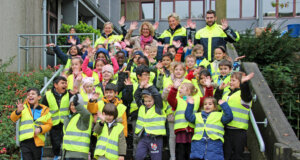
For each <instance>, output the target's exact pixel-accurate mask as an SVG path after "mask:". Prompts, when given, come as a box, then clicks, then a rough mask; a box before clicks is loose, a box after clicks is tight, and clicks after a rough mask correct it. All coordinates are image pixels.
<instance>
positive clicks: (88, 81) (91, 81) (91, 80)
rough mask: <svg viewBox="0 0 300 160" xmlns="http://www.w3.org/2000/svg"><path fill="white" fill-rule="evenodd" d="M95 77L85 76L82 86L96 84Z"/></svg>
mask: <svg viewBox="0 0 300 160" xmlns="http://www.w3.org/2000/svg"><path fill="white" fill-rule="evenodd" d="M94 81H95V79H94V78H93V77H85V78H83V79H82V81H81V84H82V86H85V85H88V84H92V85H93V84H94Z"/></svg>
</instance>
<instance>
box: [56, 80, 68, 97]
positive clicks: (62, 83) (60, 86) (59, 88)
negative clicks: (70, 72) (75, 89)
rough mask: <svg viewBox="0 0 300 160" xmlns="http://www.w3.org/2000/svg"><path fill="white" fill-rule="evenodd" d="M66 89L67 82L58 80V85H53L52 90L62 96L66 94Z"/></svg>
mask: <svg viewBox="0 0 300 160" xmlns="http://www.w3.org/2000/svg"><path fill="white" fill-rule="evenodd" d="M67 87H68V84H67V81H63V80H60V81H58V83H54V88H55V90H56V92H57V93H59V94H63V93H65V92H66V88H67Z"/></svg>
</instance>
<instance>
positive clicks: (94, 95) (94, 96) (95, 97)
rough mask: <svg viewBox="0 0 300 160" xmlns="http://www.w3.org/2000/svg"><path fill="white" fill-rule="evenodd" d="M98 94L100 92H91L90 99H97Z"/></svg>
mask: <svg viewBox="0 0 300 160" xmlns="http://www.w3.org/2000/svg"><path fill="white" fill-rule="evenodd" d="M99 95H100V94H99V93H97V92H95V93H93V95H92V97H91V99H92V101H95V100H97V99H98V98H99Z"/></svg>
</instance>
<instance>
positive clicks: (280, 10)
mask: <svg viewBox="0 0 300 160" xmlns="http://www.w3.org/2000/svg"><path fill="white" fill-rule="evenodd" d="M263 2H264V3H263V5H264V7H263V10H264V16H265V17H295V16H300V0H273V1H263Z"/></svg>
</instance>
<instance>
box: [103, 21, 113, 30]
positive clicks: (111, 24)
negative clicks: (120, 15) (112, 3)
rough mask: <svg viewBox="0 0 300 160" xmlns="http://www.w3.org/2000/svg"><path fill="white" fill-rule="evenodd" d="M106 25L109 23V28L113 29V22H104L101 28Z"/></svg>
mask: <svg viewBox="0 0 300 160" xmlns="http://www.w3.org/2000/svg"><path fill="white" fill-rule="evenodd" d="M107 25H110V26H111V28H112V29H114V24H113V23H111V22H105V23H104V25H103V26H104V27H103V28H105V26H107Z"/></svg>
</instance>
